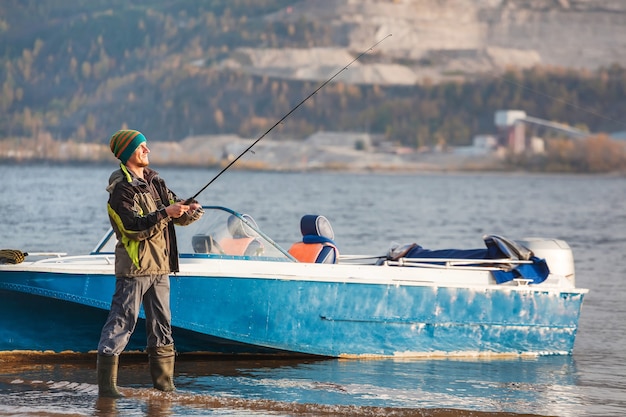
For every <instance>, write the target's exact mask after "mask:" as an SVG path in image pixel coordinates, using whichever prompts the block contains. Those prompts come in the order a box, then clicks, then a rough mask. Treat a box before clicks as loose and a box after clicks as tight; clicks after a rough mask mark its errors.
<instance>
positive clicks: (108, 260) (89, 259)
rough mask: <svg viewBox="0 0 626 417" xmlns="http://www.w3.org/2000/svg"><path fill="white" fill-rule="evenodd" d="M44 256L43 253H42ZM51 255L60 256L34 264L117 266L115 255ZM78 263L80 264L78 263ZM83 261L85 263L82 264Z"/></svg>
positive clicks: (40, 260)
mask: <svg viewBox="0 0 626 417" xmlns="http://www.w3.org/2000/svg"><path fill="white" fill-rule="evenodd" d="M42 254H43V253H42ZM49 255H51V256H52V255H58V256H54V257H51V258H44V259H39V260H37V261H34V262H33V264H69V263H71V264H77V265H78V264H82V265H85V264H102V263H103V261H104V263H105V264H107V265H114V264H115V255H113V254H108V255H76V256H64V255H65V254H57V253H50V254H49ZM77 261H78V262H77ZM80 261H83V262H80Z"/></svg>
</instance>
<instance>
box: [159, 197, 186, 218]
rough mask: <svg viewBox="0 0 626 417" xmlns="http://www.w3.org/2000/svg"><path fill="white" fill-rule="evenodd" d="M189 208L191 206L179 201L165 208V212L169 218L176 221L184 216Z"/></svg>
mask: <svg viewBox="0 0 626 417" xmlns="http://www.w3.org/2000/svg"><path fill="white" fill-rule="evenodd" d="M190 207H191V206H188V205H186V204H185V203H184V202H182V201H179V202H178V203H174V204H172V205H169V206H167V207H165V212H166V213H167V215H168V216H170V217H171V218H173V219H177V218H179V217H180V216H182V215H183V214H185V213H186V212H187V211H189V208H190Z"/></svg>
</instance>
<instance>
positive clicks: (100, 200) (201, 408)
mask: <svg viewBox="0 0 626 417" xmlns="http://www.w3.org/2000/svg"><path fill="white" fill-rule="evenodd" d="M113 169H114V167H104V166H95V167H92V166H81V167H59V166H46V165H9V166H7V165H2V166H0V178H2V181H0V196H1V199H0V213H2V217H1V220H0V222H1V227H0V247H1V248H13V249H21V250H23V251H30V252H37V251H62V252H67V253H70V254H82V253H87V252H89V251H90V250H91V249H92V248H93V247H94V246H95V244H96V243H97V241H98V240H99V238H100V237H101V235H102V234H103V233H104V232H105V231H106V230H107V228H108V220H107V217H106V211H105V204H106V198H107V195H106V192H105V191H104V187H105V185H106V182H107V179H108V176H109V174H110V172H111V171H112V170H113ZM158 170H159V171H160V173H161V175H162V176H163V177H164V178H165V179H166V181H167V183H168V185H169V186H170V188H172V189H173V190H174V191H176V192H177V193H178V194H179V196H181V197H188V196H190V195H193V194H194V193H195V192H196V191H197V190H198V189H200V188H201V187H202V186H203V185H204V184H205V183H206V182H207V181H209V180H210V179H211V178H212V177H213V176H214V175H215V174H216V172H215V171H211V170H203V169H182V168H160V169H158ZM199 200H200V201H201V202H202V203H203V204H210V205H214V204H215V205H225V206H228V207H231V208H233V209H235V210H237V211H240V212H246V213H249V214H250V215H252V216H253V217H254V218H255V220H256V221H257V223H258V224H259V226H260V227H261V228H262V229H263V230H264V231H265V232H266V233H267V234H269V235H270V236H272V237H273V238H274V239H275V240H276V241H277V242H278V243H280V244H282V245H284V246H287V247H288V246H289V245H291V243H292V242H294V241H296V240H299V238H300V233H299V220H300V217H301V216H302V215H303V214H324V215H325V216H326V217H327V218H328V219H329V220H330V221H331V223H332V225H333V228H334V231H335V237H336V239H335V240H336V242H337V243H338V245H339V249H340V250H341V252H342V253H345V254H349V253H350V254H352V253H358V254H375V255H381V254H384V253H385V252H386V251H387V249H388V248H389V247H390V245H391V244H393V243H394V242H396V243H410V242H417V243H419V244H420V245H422V246H423V247H426V248H431V249H441V248H459V249H469V248H481V247H483V246H484V245H483V242H482V235H483V234H499V235H504V236H507V237H510V238H514V239H517V238H523V237H532V236H541V237H554V238H558V239H563V240H565V241H567V242H568V243H569V244H570V246H571V247H572V249H573V251H574V259H575V261H576V282H577V285H578V286H579V287H584V288H589V289H590V292H589V294H588V295H587V297H586V299H585V302H584V305H583V311H582V315H581V319H580V327H579V331H578V336H577V340H576V345H575V348H574V354H573V355H571V356H565V357H541V358H534V359H532V358H531V359H528V358H524V359H521V358H520V359H507V360H502V359H499V360H493V359H492V360H485V359H481V360H477V359H454V360H423V359H422V360H363V361H356V360H323V361H313V360H258V359H255V358H250V359H248V360H232V359H209V358H193V359H187V360H184V359H181V360H179V361H178V362H177V368H176V384H177V388H178V391H177V392H176V393H175V394H163V393H158V392H155V391H154V390H152V389H149V388H148V387H149V386H150V381H149V372H148V369H147V365H146V363H145V361H144V360H134V359H128V360H124V359H125V358H122V366H121V369H120V385H121V386H122V387H123V388H122V389H123V390H124V392H125V393H126V394H127V397H126V398H124V399H121V400H118V401H102V400H98V398H97V387H96V386H95V362H94V359H93V358H88V360H83V359H78V358H76V359H72V358H67V357H64V358H58V357H57V358H54V357H44V358H38V359H37V360H33V361H30V362H23V361H17V360H16V359H15V358H11V357H5V358H3V357H2V356H0V416H57V415H58V416H61V415H64V416H67V415H71V416H82V415H88V416H89V415H102V416H104V415H106V416H117V415H120V416H153V415H156V416H196V415H215V416H247V415H255V416H296V415H298V416H300V415H310V416H317V415H371V416H386V415H424V416H469V415H472V416H482V415H485V416H486V415H490V416H494V415H498V416H504V415H517V414H520V415H521V414H524V413H527V414H535V415H543V416H561V417H569V416H623V415H626V289H625V286H626V262H625V261H624V258H625V257H624V253H626V178H624V177H619V176H579V175H530V174H508V173H507V174H492V173H490V174H483V173H473V174H457V173H444V174H434V173H431V174H411V175H404V174H369V173H368V174H352V173H350V174H349V173H307V172H304V173H265V172H240V171H228V172H227V173H226V174H224V175H223V176H222V177H220V178H219V179H218V180H217V181H216V182H215V183H214V184H212V185H211V186H210V187H209V188H207V189H206V190H205V191H204V192H203V193H202V194H201V195H200V197H199ZM94 343H95V342H94Z"/></svg>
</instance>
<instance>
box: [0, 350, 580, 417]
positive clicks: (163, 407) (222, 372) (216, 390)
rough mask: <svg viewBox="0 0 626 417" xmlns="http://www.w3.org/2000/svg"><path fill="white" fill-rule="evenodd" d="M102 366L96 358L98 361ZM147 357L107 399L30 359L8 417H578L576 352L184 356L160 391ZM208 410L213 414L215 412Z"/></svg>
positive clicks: (131, 366)
mask: <svg viewBox="0 0 626 417" xmlns="http://www.w3.org/2000/svg"><path fill="white" fill-rule="evenodd" d="M94 363H95V361H94ZM146 375H149V372H147V363H146V361H144V360H143V359H142V358H136V357H135V358H128V357H122V360H121V369H120V378H119V383H120V387H121V388H120V389H121V390H122V392H123V393H124V394H125V395H126V397H125V398H121V399H118V400H114V399H100V398H98V397H97V386H96V385H95V367H94V364H92V363H91V361H89V362H84V361H83V362H77V363H70V364H60V363H59V364H41V363H27V364H26V363H22V364H19V365H16V366H4V364H3V370H2V374H0V404H2V405H1V406H0V416H4V415H14V414H15V413H16V412H18V410H19V413H21V414H24V415H50V416H51V415H56V414H57V413H60V411H61V410H63V412H64V413H68V412H70V413H75V414H85V413H86V414H88V415H96V416H103V417H104V416H106V417H109V416H143V415H146V416H159V417H160V416H162V417H165V416H192V415H220V416H224V415H228V416H244V415H260V416H265V415H272V416H277V415H289V416H295V415H337V416H342V415H345V416H348V415H370V416H389V415H396V416H413V415H422V416H469V415H473V416H481V415H484V416H486V415H491V416H495V415H497V416H506V415H524V413H530V414H534V415H553V416H561V417H568V416H577V415H580V412H581V407H582V406H584V401H583V397H582V395H581V392H580V389H579V388H577V385H576V378H577V372H576V365H575V362H574V359H573V357H571V356H554V357H540V358H532V359H527V358H515V359H509V360H502V359H497V360H495V359H494V360H484V359H482V360H456V359H455V360H450V359H448V360H338V359H332V360H302V359H300V360H287V359H283V360H278V359H248V360H216V359H214V358H206V357H204V358H197V357H196V358H186V357H185V356H184V355H183V356H181V357H180V358H179V360H178V362H177V369H176V386H177V388H178V390H177V391H176V392H174V393H162V392H159V391H156V390H154V389H152V388H150V387H151V381H150V380H149V377H146ZM207 413H208V414H207Z"/></svg>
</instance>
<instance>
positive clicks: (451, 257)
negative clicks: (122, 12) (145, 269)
mask: <svg viewBox="0 0 626 417" xmlns="http://www.w3.org/2000/svg"><path fill="white" fill-rule="evenodd" d="M203 209H204V215H203V216H202V218H201V219H200V220H198V221H196V222H194V223H193V224H191V225H189V226H186V227H177V240H178V249H179V256H180V272H178V273H176V274H172V275H171V279H170V284H171V308H172V325H173V332H174V339H175V344H176V349H177V351H178V352H180V353H181V354H185V353H191V352H203V353H214V354H234V355H238V354H271V355H277V354H287V355H316V356H323V357H343V358H370V357H371V358H377V357H395V358H398V357H402V358H405V357H406V358H410V357H439V356H443V357H449V356H472V357H475V356H501V355H516V356H517V355H568V354H571V353H572V352H573V348H574V341H575V337H576V332H577V329H578V320H579V316H580V312H581V307H582V303H583V298H584V296H585V294H586V293H587V292H588V290H587V289H583V288H577V287H576V285H575V272H574V260H573V256H572V251H571V249H570V247H569V246H568V244H567V243H566V242H564V241H562V240H558V239H551V238H521V239H517V240H514V239H508V238H503V237H499V236H490V237H488V238H486V239H485V242H486V244H487V249H482V250H473V251H469V252H471V253H470V255H471V256H464V255H467V254H468V253H469V252H468V251H463V250H460V251H457V252H455V251H451V250H446V251H437V250H434V251H430V250H424V249H423V248H421V247H419V246H417V245H415V244H412V245H408V246H402V247H396V248H392V249H390V250H388V251H387V250H386V254H385V255H384V256H381V255H361V254H352V255H348V254H343V253H336V256H334V257H333V259H331V260H330V262H329V261H328V259H329V258H327V261H326V262H316V261H302V260H298V259H297V258H296V257H295V256H294V255H293V252H290V249H289V248H284V247H281V246H280V245H279V244H277V243H276V242H275V241H274V240H273V239H272V238H271V237H269V236H268V235H266V234H265V233H264V232H263V230H261V228H260V227H258V225H257V224H256V222H255V221H254V220H253V218H252V217H251V216H249V215H247V214H243V213H239V212H237V211H234V210H231V209H229V208H226V207H219V206H205V207H204V208H203ZM328 227H329V225H328ZM322 229H323V227H322ZM303 234H304V232H303ZM320 235H323V233H320ZM322 237H323V236H322ZM304 238H306V236H304V237H303V242H305V241H306V239H304ZM238 239H242V240H238ZM326 240H332V237H331V238H328V237H326ZM116 242H117V240H116V237H115V234H114V233H113V231H112V230H109V231H108V232H107V233H106V234H105V235H104V237H103V238H102V239H101V241H100V242H98V244H97V245H96V246H95V248H94V249H93V250H92V251H91V252H90V253H88V254H85V255H80V256H68V255H66V254H62V253H55V252H49V253H34V254H24V255H25V259H23V260H22V259H20V260H19V261H16V260H15V259H13V260H12V259H4V263H2V264H0V351H21V350H27V351H44V352H64V351H71V352H91V351H94V350H95V349H96V347H97V343H98V339H99V334H100V330H101V328H102V325H103V324H104V321H105V320H106V316H107V314H108V309H109V306H110V302H111V297H112V294H113V290H114V286H115V273H114V263H115V256H114V252H115V251H114V248H115V244H116ZM305 243H306V242H305ZM331 246H332V245H331ZM416 249H417V250H416ZM485 254H489V256H486V255H485ZM494 254H495V256H494ZM444 255H445V256H444ZM140 316H141V317H143V311H142V312H141V314H140ZM144 348H145V331H144V329H143V325H142V324H141V323H140V324H138V326H137V329H136V331H135V334H134V335H133V337H132V338H131V341H130V343H129V345H128V347H127V350H128V351H133V350H143V349H144Z"/></svg>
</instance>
